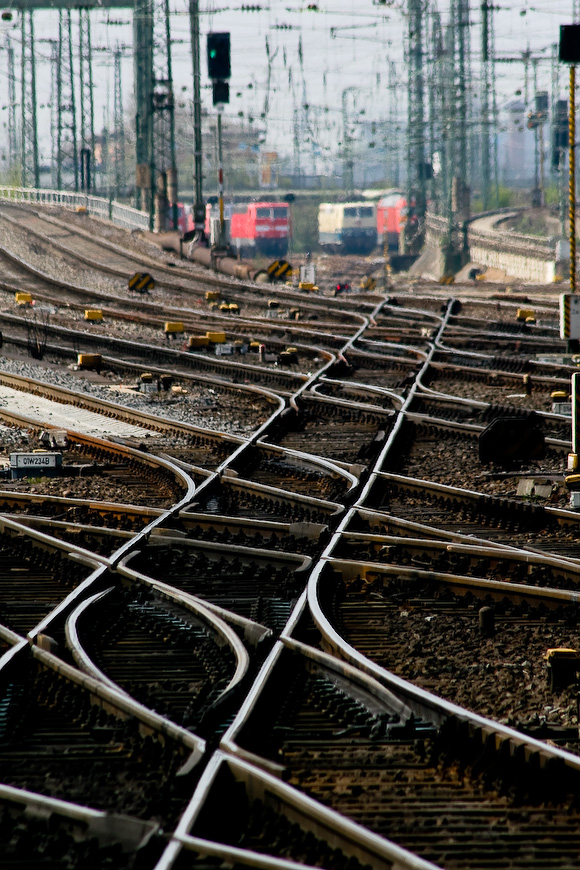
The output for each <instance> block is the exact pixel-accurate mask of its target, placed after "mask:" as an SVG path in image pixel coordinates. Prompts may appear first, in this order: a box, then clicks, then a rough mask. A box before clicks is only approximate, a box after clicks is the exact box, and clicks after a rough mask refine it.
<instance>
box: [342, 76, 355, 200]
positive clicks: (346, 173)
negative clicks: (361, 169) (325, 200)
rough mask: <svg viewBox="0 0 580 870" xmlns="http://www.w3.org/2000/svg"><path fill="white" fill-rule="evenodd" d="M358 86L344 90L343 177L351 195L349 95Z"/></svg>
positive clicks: (352, 179) (352, 174)
mask: <svg viewBox="0 0 580 870" xmlns="http://www.w3.org/2000/svg"><path fill="white" fill-rule="evenodd" d="M356 90H358V88H357V87H356V85H353V86H351V87H349V88H345V89H344V90H343V92H342V179H343V185H344V189H345V192H346V193H347V195H348V196H351V195H352V193H353V191H354V171H353V159H352V144H351V137H350V133H349V130H348V108H347V95H348V94H349V93H352V91H356Z"/></svg>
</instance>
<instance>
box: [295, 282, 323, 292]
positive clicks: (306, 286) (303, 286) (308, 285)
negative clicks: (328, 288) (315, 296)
mask: <svg viewBox="0 0 580 870" xmlns="http://www.w3.org/2000/svg"><path fill="white" fill-rule="evenodd" d="M298 289H299V290H314V289H315V285H314V284H313V283H312V281H299V282H298ZM316 289H318V288H316Z"/></svg>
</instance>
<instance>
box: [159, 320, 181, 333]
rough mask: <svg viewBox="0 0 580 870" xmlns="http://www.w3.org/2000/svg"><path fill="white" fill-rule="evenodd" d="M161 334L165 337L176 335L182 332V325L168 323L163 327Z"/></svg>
mask: <svg viewBox="0 0 580 870" xmlns="http://www.w3.org/2000/svg"><path fill="white" fill-rule="evenodd" d="M163 332H164V333H165V335H177V334H178V333H181V332H184V329H183V323H179V322H177V321H176V322H175V323H172V322H171V321H168V322H167V323H166V324H165V326H164V327H163Z"/></svg>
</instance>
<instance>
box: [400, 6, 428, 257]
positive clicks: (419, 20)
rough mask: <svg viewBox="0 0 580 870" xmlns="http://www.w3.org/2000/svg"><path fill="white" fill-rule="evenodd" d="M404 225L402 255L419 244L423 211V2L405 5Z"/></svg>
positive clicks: (424, 188) (424, 184)
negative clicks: (406, 43) (405, 120)
mask: <svg viewBox="0 0 580 870" xmlns="http://www.w3.org/2000/svg"><path fill="white" fill-rule="evenodd" d="M408 21H409V29H408V70H409V82H408V96H407V101H408V119H407V223H406V225H405V243H404V244H405V252H408V251H410V250H411V248H413V249H418V248H419V247H420V244H421V236H422V227H423V219H424V217H425V208H426V199H427V197H426V183H425V182H426V178H425V176H426V171H425V170H426V166H425V106H424V84H423V0H409V4H408Z"/></svg>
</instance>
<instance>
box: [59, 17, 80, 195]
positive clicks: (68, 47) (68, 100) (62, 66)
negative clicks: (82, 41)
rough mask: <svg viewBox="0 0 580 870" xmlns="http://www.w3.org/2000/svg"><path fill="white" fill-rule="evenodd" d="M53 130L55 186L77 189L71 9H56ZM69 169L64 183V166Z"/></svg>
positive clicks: (62, 188) (77, 167)
mask: <svg viewBox="0 0 580 870" xmlns="http://www.w3.org/2000/svg"><path fill="white" fill-rule="evenodd" d="M56 93H57V105H58V115H57V130H56V152H57V158H56V163H57V166H56V188H57V190H65V189H67V187H68V188H71V187H72V189H73V190H75V191H77V190H78V189H79V161H78V146H77V116H76V100H75V87H74V68H73V42H72V23H71V12H70V9H67V11H66V12H63V11H61V10H59V13H58V53H57V70H56ZM65 168H66V169H68V171H69V172H71V173H72V181H69V182H68V183H67V182H66V180H65V177H64V174H63V173H64V169H65Z"/></svg>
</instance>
